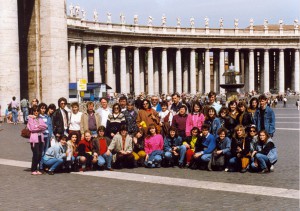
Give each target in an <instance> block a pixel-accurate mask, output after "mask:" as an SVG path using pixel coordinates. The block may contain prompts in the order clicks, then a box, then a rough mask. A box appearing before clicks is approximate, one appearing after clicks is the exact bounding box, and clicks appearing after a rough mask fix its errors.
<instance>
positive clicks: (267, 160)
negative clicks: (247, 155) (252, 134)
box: [251, 130, 277, 174]
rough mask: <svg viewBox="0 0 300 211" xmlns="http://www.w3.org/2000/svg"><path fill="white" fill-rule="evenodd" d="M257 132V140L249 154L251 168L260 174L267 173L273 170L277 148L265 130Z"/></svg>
mask: <svg viewBox="0 0 300 211" xmlns="http://www.w3.org/2000/svg"><path fill="white" fill-rule="evenodd" d="M258 134H259V139H258V142H257V145H256V148H255V151H253V152H252V155H251V157H252V163H251V169H252V170H254V171H259V173H262V174H264V173H269V172H270V171H274V164H275V163H276V162H277V149H276V147H275V144H274V142H273V141H272V139H271V137H270V136H269V134H268V133H267V132H266V131H265V130H261V131H259V133H258Z"/></svg>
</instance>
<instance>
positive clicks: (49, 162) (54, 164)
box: [43, 158, 64, 171]
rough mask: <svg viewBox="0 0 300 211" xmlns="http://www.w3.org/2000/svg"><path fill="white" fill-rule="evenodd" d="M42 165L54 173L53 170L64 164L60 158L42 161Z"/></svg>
mask: <svg viewBox="0 0 300 211" xmlns="http://www.w3.org/2000/svg"><path fill="white" fill-rule="evenodd" d="M43 163H44V164H45V165H46V166H49V167H50V169H49V171H55V169H57V168H58V167H59V166H60V165H62V164H63V163H64V159H62V158H50V159H47V160H44V159H43Z"/></svg>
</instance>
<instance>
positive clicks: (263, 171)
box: [258, 169, 270, 174]
mask: <svg viewBox="0 0 300 211" xmlns="http://www.w3.org/2000/svg"><path fill="white" fill-rule="evenodd" d="M258 173H259V174H267V173H270V171H269V170H268V169H263V170H262V171H260V172H258Z"/></svg>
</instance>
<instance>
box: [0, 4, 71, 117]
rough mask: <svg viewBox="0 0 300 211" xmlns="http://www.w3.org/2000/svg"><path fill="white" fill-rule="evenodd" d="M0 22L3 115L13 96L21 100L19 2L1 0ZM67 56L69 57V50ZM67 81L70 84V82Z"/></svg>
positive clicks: (0, 70) (0, 91)
mask: <svg viewBox="0 0 300 211" xmlns="http://www.w3.org/2000/svg"><path fill="white" fill-rule="evenodd" d="M2 5H3V6H2ZM4 5H5V6H4ZM0 20H1V21H0V40H1V47H0V62H1V65H0V96H1V101H0V103H1V104H0V105H1V108H2V109H1V114H2V115H3V114H4V112H5V109H6V108H7V104H8V103H9V102H11V101H12V97H13V96H15V97H16V99H17V101H19V100H20V64H19V37H18V3H17V0H8V1H4V0H1V12H0ZM66 54H67V56H68V50H67V51H66ZM66 61H68V57H66ZM66 81H67V82H68V80H66Z"/></svg>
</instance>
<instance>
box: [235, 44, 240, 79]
mask: <svg viewBox="0 0 300 211" xmlns="http://www.w3.org/2000/svg"><path fill="white" fill-rule="evenodd" d="M234 68H235V71H236V72H240V52H239V49H235V51H234ZM240 78H241V76H240V75H238V76H236V83H237V84H239V83H240Z"/></svg>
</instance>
